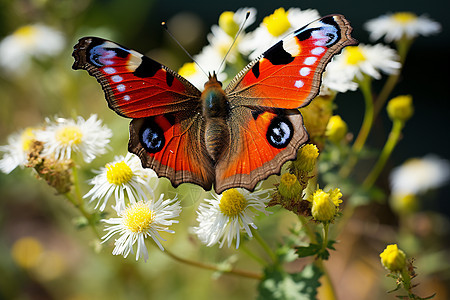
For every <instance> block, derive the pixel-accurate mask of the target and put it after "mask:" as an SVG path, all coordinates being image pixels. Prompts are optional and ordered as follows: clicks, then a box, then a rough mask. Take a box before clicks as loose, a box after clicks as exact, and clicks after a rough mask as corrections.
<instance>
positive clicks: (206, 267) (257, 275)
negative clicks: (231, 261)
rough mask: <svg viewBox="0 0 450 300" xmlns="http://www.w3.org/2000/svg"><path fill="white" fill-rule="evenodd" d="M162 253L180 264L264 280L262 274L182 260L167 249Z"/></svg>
mask: <svg viewBox="0 0 450 300" xmlns="http://www.w3.org/2000/svg"><path fill="white" fill-rule="evenodd" d="M162 252H163V253H165V254H167V255H168V256H170V257H171V258H173V259H174V260H176V261H178V262H181V263H184V264H188V265H190V266H194V267H197V268H201V269H206V270H212V271H216V272H222V273H224V274H230V275H236V276H240V277H246V278H252V279H257V280H261V278H262V275H261V274H257V273H253V272H248V271H244V270H238V269H231V270H222V269H220V268H219V267H217V266H215V265H211V264H205V263H202V262H198V261H192V260H189V259H185V258H181V257H179V256H177V255H175V254H173V253H172V252H171V251H169V250H167V249H164V251H162Z"/></svg>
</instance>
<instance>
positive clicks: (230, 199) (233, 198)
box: [219, 189, 247, 217]
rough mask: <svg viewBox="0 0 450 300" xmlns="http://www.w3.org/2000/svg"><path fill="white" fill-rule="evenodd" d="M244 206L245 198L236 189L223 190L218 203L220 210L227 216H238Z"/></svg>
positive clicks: (245, 204) (245, 203)
mask: <svg viewBox="0 0 450 300" xmlns="http://www.w3.org/2000/svg"><path fill="white" fill-rule="evenodd" d="M246 206H247V200H246V199H245V197H244V195H242V194H241V193H239V192H238V191H237V190H236V189H229V190H226V191H225V192H223V194H222V198H221V199H220V203H219V208H220V211H221V212H222V213H223V214H224V215H226V216H228V217H235V216H238V215H239V213H241V212H242V211H243V210H244V209H245V207H246Z"/></svg>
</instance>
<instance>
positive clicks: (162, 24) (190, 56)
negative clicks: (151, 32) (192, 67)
mask: <svg viewBox="0 0 450 300" xmlns="http://www.w3.org/2000/svg"><path fill="white" fill-rule="evenodd" d="M161 26H162V27H163V28H164V29H165V30H166V32H167V33H168V34H169V35H170V37H171V38H172V39H173V40H174V41H175V42H176V43H177V44H178V46H180V48H181V49H183V51H184V53H186V55H187V56H189V58H190V59H192V61H193V62H194V63H195V64H196V65H197V66H198V67H199V68H200V70H202V72H203V73H204V74H205V75H206V77H209V76H208V74H206V72H205V70H203V68H202V67H201V66H200V65H199V64H198V62H197V61H196V60H195V59H194V58H193V57H192V55H191V54H189V52H188V51H187V50H186V49H185V48H184V47H183V46H182V45H181V44H180V42H179V41H178V40H177V39H176V38H175V37H174V36H173V34H172V33H171V32H170V31H169V28H167V24H166V22H161Z"/></svg>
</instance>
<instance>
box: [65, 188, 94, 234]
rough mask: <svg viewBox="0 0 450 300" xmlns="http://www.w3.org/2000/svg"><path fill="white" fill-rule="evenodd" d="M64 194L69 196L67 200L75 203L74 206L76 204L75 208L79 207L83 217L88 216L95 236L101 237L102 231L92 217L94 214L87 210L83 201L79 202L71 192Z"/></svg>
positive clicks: (87, 218)
mask: <svg viewBox="0 0 450 300" xmlns="http://www.w3.org/2000/svg"><path fill="white" fill-rule="evenodd" d="M64 196H65V197H66V198H67V200H69V202H71V203H72V204H73V206H75V208H77V209H78V210H79V211H80V213H81V214H82V215H83V217H84V218H86V220H87V221H88V223H89V226H90V227H91V229H92V232H93V233H94V234H95V236H96V237H97V238H98V239H101V236H100V233H99V232H98V230H97V227H96V226H95V222H94V220H93V219H92V215H91V214H89V213H88V212H87V211H86V209H85V208H84V205H83V203H81V205H80V202H79V201H78V202H77V201H76V200H75V199H74V198H73V197H72V195H70V194H69V193H65V194H64Z"/></svg>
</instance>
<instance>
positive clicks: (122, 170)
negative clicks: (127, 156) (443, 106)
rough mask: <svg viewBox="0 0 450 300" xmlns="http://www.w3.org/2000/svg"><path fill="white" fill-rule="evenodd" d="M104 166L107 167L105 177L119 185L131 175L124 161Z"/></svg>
mask: <svg viewBox="0 0 450 300" xmlns="http://www.w3.org/2000/svg"><path fill="white" fill-rule="evenodd" d="M106 168H107V169H108V171H106V179H107V180H108V182H109V183H111V184H115V185H121V184H124V183H127V182H129V181H130V180H131V178H132V177H133V171H132V170H131V168H130V167H129V166H128V165H127V164H126V163H125V162H124V161H121V162H118V163H115V164H114V165H111V164H107V165H106Z"/></svg>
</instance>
